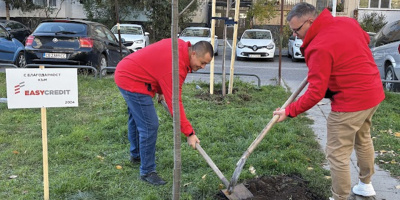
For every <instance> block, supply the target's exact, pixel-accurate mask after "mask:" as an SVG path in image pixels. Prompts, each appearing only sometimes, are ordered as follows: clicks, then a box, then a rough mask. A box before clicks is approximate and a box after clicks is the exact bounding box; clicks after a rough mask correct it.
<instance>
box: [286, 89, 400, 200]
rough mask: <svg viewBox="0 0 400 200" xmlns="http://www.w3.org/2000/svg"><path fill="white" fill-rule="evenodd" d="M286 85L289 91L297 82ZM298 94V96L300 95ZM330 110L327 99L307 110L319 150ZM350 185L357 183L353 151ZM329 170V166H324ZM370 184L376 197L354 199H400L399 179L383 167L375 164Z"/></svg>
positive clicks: (355, 160) (322, 148)
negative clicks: (312, 122) (312, 121)
mask: <svg viewBox="0 0 400 200" xmlns="http://www.w3.org/2000/svg"><path fill="white" fill-rule="evenodd" d="M287 85H288V86H289V87H290V88H291V89H290V90H291V91H294V90H295V89H297V86H298V85H299V83H295V82H291V83H290V82H289V83H287ZM304 91H306V88H305V89H304V90H303V92H302V93H301V94H300V95H302V94H303V93H304ZM300 95H299V96H300ZM330 111H331V104H330V100H329V99H323V100H322V101H321V102H319V103H318V104H317V105H315V106H314V107H313V108H311V109H310V110H308V111H307V114H308V117H309V118H310V119H312V120H314V124H313V125H312V126H311V128H312V129H313V130H314V133H315V136H316V139H317V141H318V142H319V144H320V145H321V151H323V152H324V150H325V146H326V134H327V130H326V121H327V118H328V115H329V113H330ZM350 162H351V166H350V168H351V169H350V170H351V183H352V184H351V185H352V186H354V185H356V184H357V183H358V173H359V170H358V167H357V157H356V155H355V152H354V151H353V153H352V155H351V159H350ZM325 168H326V169H328V170H329V166H328V165H326V166H325ZM372 184H373V186H374V189H375V191H376V198H362V197H360V196H355V195H354V196H353V195H352V197H353V198H352V199H354V200H367V199H368V200H370V199H371V200H372V199H376V200H396V199H400V189H396V186H398V185H400V180H397V179H395V178H393V177H391V176H390V174H389V173H388V172H386V171H384V170H383V169H380V168H379V167H378V166H377V165H375V174H374V175H373V176H372Z"/></svg>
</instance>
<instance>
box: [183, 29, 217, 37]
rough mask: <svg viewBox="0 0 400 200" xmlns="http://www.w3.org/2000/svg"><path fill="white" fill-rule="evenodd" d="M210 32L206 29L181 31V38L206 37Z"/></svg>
mask: <svg viewBox="0 0 400 200" xmlns="http://www.w3.org/2000/svg"><path fill="white" fill-rule="evenodd" d="M209 35H210V31H209V30H208V29H192V28H191V29H185V30H183V31H182V34H181V36H183V37H208V36H209Z"/></svg>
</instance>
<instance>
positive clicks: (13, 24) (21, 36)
mask: <svg viewBox="0 0 400 200" xmlns="http://www.w3.org/2000/svg"><path fill="white" fill-rule="evenodd" d="M0 24H1V25H3V26H4V27H5V28H6V29H7V30H8V31H9V32H10V33H11V34H12V35H13V36H14V38H16V39H17V40H19V41H20V42H21V43H22V44H24V43H25V39H26V38H27V37H28V36H29V35H30V34H31V33H32V31H31V29H30V28H28V27H27V26H25V25H23V24H22V23H20V22H17V21H13V20H5V19H1V20H0Z"/></svg>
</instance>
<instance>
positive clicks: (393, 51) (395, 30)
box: [370, 20, 400, 91]
mask: <svg viewBox="0 0 400 200" xmlns="http://www.w3.org/2000/svg"><path fill="white" fill-rule="evenodd" d="M370 48H371V52H372V55H373V57H374V60H375V63H376V65H377V66H378V69H379V73H380V76H381V79H384V80H385V81H389V82H385V81H384V83H383V84H384V86H385V89H386V90H388V91H400V83H394V82H390V81H398V80H400V20H396V21H394V22H391V23H388V24H386V25H385V26H384V27H382V29H381V30H379V31H378V33H376V35H375V36H374V37H373V39H372V41H371V42H370Z"/></svg>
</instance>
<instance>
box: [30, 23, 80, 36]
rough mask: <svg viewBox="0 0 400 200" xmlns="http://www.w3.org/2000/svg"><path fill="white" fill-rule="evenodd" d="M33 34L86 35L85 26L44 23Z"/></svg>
mask: <svg viewBox="0 0 400 200" xmlns="http://www.w3.org/2000/svg"><path fill="white" fill-rule="evenodd" d="M35 33H66V34H86V25H85V24H80V23H63V22H44V23H42V24H40V25H39V26H38V27H37V28H36V30H35Z"/></svg>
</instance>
